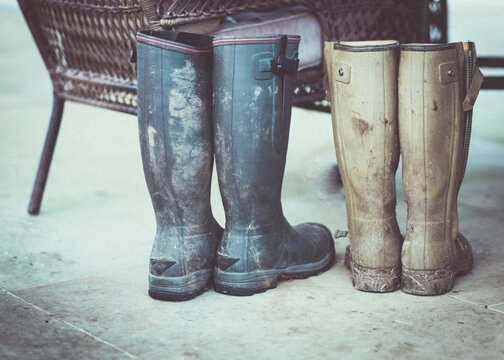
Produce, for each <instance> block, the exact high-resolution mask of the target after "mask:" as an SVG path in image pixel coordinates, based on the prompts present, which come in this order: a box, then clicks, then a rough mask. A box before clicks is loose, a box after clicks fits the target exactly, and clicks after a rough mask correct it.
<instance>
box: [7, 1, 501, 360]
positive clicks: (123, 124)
mask: <svg viewBox="0 0 504 360" xmlns="http://www.w3.org/2000/svg"><path fill="white" fill-rule="evenodd" d="M0 5H1V6H0V13H1V14H2V19H3V21H2V22H0V28H1V30H2V32H3V33H4V34H9V36H6V37H4V38H3V40H2V42H1V43H0V53H1V54H2V55H1V56H0V65H1V66H0V84H1V86H0V105H1V109H2V110H1V113H0V114H1V115H0V169H1V170H0V244H1V245H0V358H1V359H55V358H68V359H116V358H117V359H123V358H133V359H138V358H141V359H152V358H160V357H163V358H166V359H192V358H194V359H197V358H201V359H222V358H227V359H234V358H250V359H270V358H279V359H317V358H320V359H333V358H338V359H368V358H373V359H382V358H383V359H389V358H395V359H406V358H407V359H425V358H432V359H448V358H453V359H455V358H456V359H461V358H463V359H502V358H504V242H503V240H502V239H503V237H504V229H503V227H502V223H503V220H504V186H503V185H504V183H503V180H504V131H503V130H504V125H503V124H504V122H503V121H502V114H503V113H504V92H503V91H500V92H499V91H494V92H489V91H484V92H483V93H482V94H481V95H480V99H479V100H478V103H477V106H476V110H475V113H474V124H475V125H474V137H473V142H472V148H471V153H470V159H469V165H468V169H467V174H466V177H465V183H464V185H463V186H462V190H461V194H460V197H459V213H460V224H461V225H460V228H461V231H462V232H463V233H464V234H465V235H466V237H467V238H468V239H469V240H470V241H471V243H472V245H473V249H474V258H475V264H474V270H473V271H472V273H470V274H469V275H466V276H464V277H462V278H459V279H458V280H457V282H456V285H455V288H454V290H453V291H451V292H450V293H448V294H446V295H443V296H437V297H428V298H426V297H415V296H411V295H406V294H404V293H402V292H400V291H398V292H394V293H390V294H383V295H377V294H369V293H363V292H358V291H355V290H354V289H353V288H352V285H351V283H350V280H349V276H348V273H347V271H346V269H345V268H344V266H343V261H342V255H343V252H344V248H345V246H346V245H347V241H348V240H346V239H339V240H338V241H336V249H337V252H338V261H337V263H336V264H335V266H334V267H333V268H332V269H330V270H329V271H327V272H326V273H324V274H322V275H320V276H317V277H312V278H309V279H306V280H295V281H290V282H283V283H281V284H280V286H279V287H278V288H277V289H275V290H272V291H268V292H266V293H263V294H258V295H254V296H252V297H246V298H240V297H231V296H225V295H221V294H217V293H215V292H213V291H208V292H207V293H205V294H203V295H202V296H200V297H198V298H196V299H194V300H192V301H189V302H184V303H165V302H160V301H155V300H152V299H151V298H149V296H148V295H147V269H148V258H149V252H150V246H151V242H152V238H153V234H154V229H155V223H154V216H153V210H152V207H151V203H150V198H149V195H148V192H147V189H146V186H145V182H144V178H143V173H142V167H141V161H140V154H139V145H138V139H137V124H136V119H135V118H134V117H133V116H130V115H124V114H119V113H115V112H112V111H107V110H101V109H97V108H93V107H89V106H84V105H79V104H73V103H68V104H67V106H66V108H65V114H64V121H63V125H62V129H61V134H60V135H61V136H60V138H59V140H58V145H57V148H56V154H55V158H54V162H53V167H52V169H51V174H50V177H49V182H48V186H47V190H46V194H45V198H44V203H43V208H42V213H41V214H40V216H37V217H32V216H28V215H27V213H26V207H27V203H28V198H29V195H30V191H31V187H32V184H33V179H34V175H35V170H36V167H37V164H38V159H39V154H40V150H41V147H42V143H43V138H44V134H45V131H46V126H47V121H48V118H49V115H50V111H51V90H50V89H51V86H50V81H49V78H48V76H47V72H46V70H45V68H44V66H43V63H42V61H41V59H40V57H39V55H38V53H37V50H36V48H35V46H34V44H33V41H32V39H31V37H30V34H29V33H28V31H27V29H26V26H25V24H24V23H23V20H22V18H21V16H20V14H19V12H18V11H17V9H16V8H15V7H13V6H11V5H8V6H7V5H2V4H0ZM497 9H501V10H502V7H500V8H499V7H497ZM466 13H467V12H466ZM494 13H495V12H494ZM494 16H497V15H494ZM494 31H496V32H495V34H498V33H499V32H498V31H497V30H495V29H494ZM454 34H455V35H456V34H459V35H461V37H460V38H466V37H467V35H465V34H464V33H463V32H461V33H457V32H456V31H455V32H454V31H451V36H452V38H454ZM479 34H480V36H483V35H484V33H482V32H480V33H479ZM482 34H483V35H482ZM500 34H502V32H500ZM497 36H500V35H495V37H497ZM473 38H474V37H473ZM497 40H499V39H497ZM500 41H501V42H502V39H501V38H500ZM500 45H501V46H500V51H501V54H502V52H503V50H502V49H503V48H504V47H503V46H502V45H503V44H502V43H501V44H500ZM485 46H487V48H486V49H487V50H488V51H490V50H491V49H490V47H488V44H486V45H485V44H483V46H482V48H485ZM488 51H487V52H482V51H480V53H486V54H488V53H489V52H488ZM494 53H495V52H494ZM307 134H309V135H308V136H307ZM289 146H290V148H289V154H288V163H287V168H286V175H285V181H284V190H283V205H284V209H285V213H286V216H287V218H288V219H289V221H291V222H292V223H293V224H295V223H298V222H304V221H317V222H321V223H324V224H326V225H327V226H328V227H330V228H331V230H333V231H334V230H336V229H345V228H346V215H345V204H344V195H343V193H342V190H341V189H338V188H337V187H335V186H334V185H333V184H331V181H330V175H329V174H330V169H331V167H332V165H333V164H334V162H335V155H334V152H333V143H332V137H331V123H330V116H329V115H328V114H324V113H317V112H309V111H305V110H300V109H295V110H294V113H293V121H292V128H291V139H290V145H289ZM399 174H400V170H399V172H398V176H397V183H398V210H397V212H398V220H399V223H400V224H401V229H402V230H403V231H404V225H405V218H406V206H405V202H404V194H403V190H402V186H401V178H400V175H399ZM212 202H213V206H214V209H215V214H216V217H217V219H218V220H219V221H220V222H221V224H223V220H224V216H223V211H222V206H221V202H220V197H219V193H218V190H217V184H216V181H214V184H213V194H212Z"/></svg>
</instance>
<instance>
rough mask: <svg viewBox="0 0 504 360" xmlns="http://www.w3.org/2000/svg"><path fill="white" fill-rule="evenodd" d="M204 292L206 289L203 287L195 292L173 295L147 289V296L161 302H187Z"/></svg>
mask: <svg viewBox="0 0 504 360" xmlns="http://www.w3.org/2000/svg"><path fill="white" fill-rule="evenodd" d="M206 290H208V287H204V288H201V289H198V290H196V291H191V292H185V293H175V292H168V291H158V290H152V289H149V296H150V297H151V298H153V299H156V300H162V301H187V300H191V299H194V298H195V297H196V296H198V295H201V294H202V293H204V292H205V291H206Z"/></svg>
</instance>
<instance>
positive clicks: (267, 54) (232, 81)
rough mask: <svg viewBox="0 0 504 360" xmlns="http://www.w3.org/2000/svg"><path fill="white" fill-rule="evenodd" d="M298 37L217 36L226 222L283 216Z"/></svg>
mask: <svg viewBox="0 0 504 360" xmlns="http://www.w3.org/2000/svg"><path fill="white" fill-rule="evenodd" d="M299 41H300V37H299V36H280V35H263V36H257V37H219V38H215V39H214V41H213V44H214V121H215V150H216V164H217V172H218V175H219V185H220V188H221V194H222V195H223V196H222V198H223V203H224V209H225V213H226V220H227V221H226V222H227V226H237V227H248V226H249V225H251V224H250V221H252V222H253V225H254V226H262V225H266V224H271V223H272V222H274V221H275V220H277V218H278V219H281V218H282V209H281V203H280V196H281V187H282V180H283V175H284V169H285V160H286V153H287V143H288V139H289V127H290V116H291V107H292V96H293V91H294V86H295V85H294V81H295V72H296V70H297V63H298V60H297V52H298V46H299Z"/></svg>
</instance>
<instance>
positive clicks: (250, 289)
mask: <svg viewBox="0 0 504 360" xmlns="http://www.w3.org/2000/svg"><path fill="white" fill-rule="evenodd" d="M335 257H336V256H335V252H334V249H332V251H331V253H329V254H328V255H327V256H326V257H325V258H324V259H322V260H321V261H318V262H316V263H311V264H302V265H294V266H289V267H287V268H285V269H273V270H258V271H253V272H246V273H228V272H225V271H221V270H219V269H216V270H215V273H214V274H215V279H214V290H215V291H217V292H219V293H222V294H226V295H235V296H250V295H254V294H257V293H262V292H265V291H266V290H269V289H274V288H276V287H277V285H278V281H280V280H286V279H306V278H307V277H310V276H314V275H319V274H321V273H323V272H325V271H326V270H329V269H330V268H331V266H332V264H333V262H334V260H335Z"/></svg>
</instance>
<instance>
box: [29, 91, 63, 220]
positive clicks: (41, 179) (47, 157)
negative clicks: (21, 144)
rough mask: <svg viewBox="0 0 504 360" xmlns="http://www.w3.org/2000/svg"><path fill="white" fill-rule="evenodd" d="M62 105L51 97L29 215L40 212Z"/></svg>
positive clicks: (61, 101) (56, 98)
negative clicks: (51, 107)
mask: <svg viewBox="0 0 504 360" xmlns="http://www.w3.org/2000/svg"><path fill="white" fill-rule="evenodd" d="M64 103H65V100H64V99H63V98H61V97H59V96H58V95H57V94H56V93H55V94H54V97H53V109H52V114H51V121H50V122H49V128H48V129H47V136H46V140H45V143H44V149H43V150H42V155H41V157H40V163H39V167H38V171H37V177H36V178H35V184H34V185H33V190H32V195H31V199H30V205H29V206H28V213H29V214H31V215H37V214H38V213H39V212H40V204H41V203H42V196H43V195H44V189H45V185H46V181H47V175H48V174H49V168H50V166H51V161H52V157H53V154H54V147H55V146H56V139H57V138H58V132H59V129H60V125H61V117H62V115H63V105H64Z"/></svg>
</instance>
